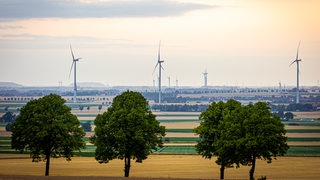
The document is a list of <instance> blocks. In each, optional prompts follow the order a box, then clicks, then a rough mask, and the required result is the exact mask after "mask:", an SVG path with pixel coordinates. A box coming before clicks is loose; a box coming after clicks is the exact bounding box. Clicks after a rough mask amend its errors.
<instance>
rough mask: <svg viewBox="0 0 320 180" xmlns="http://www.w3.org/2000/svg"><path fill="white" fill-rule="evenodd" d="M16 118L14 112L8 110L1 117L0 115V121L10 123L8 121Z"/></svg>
mask: <svg viewBox="0 0 320 180" xmlns="http://www.w3.org/2000/svg"><path fill="white" fill-rule="evenodd" d="M16 118H17V117H16V115H15V114H13V113H12V112H10V111H7V112H6V113H5V114H4V115H2V117H0V122H4V123H7V122H8V123H10V122H14V121H15V120H16Z"/></svg>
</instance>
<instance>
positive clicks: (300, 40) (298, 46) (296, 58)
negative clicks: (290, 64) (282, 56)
mask: <svg viewBox="0 0 320 180" xmlns="http://www.w3.org/2000/svg"><path fill="white" fill-rule="evenodd" d="M300 42H301V40H300V41H299V44H298V48H297V57H296V60H298V57H299V48H300Z"/></svg>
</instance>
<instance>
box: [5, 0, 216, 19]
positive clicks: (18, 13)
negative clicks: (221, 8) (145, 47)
mask: <svg viewBox="0 0 320 180" xmlns="http://www.w3.org/2000/svg"><path fill="white" fill-rule="evenodd" d="M212 7H214V6H209V5H204V4H196V3H181V2H177V1H174V0H155V1H154V0H110V1H98V0H95V1H81V0H28V1H26V0H0V17H1V19H4V20H6V19H13V20H14V19H30V18H108V17H109V18H114V17H166V16H179V15H182V14H184V13H187V12H189V11H193V10H198V9H205V8H212Z"/></svg>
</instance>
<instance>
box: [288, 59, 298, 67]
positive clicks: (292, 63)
mask: <svg viewBox="0 0 320 180" xmlns="http://www.w3.org/2000/svg"><path fill="white" fill-rule="evenodd" d="M296 61H297V60H294V61H293V62H292V63H291V64H290V65H289V66H291V65H292V64H293V63H295V62H296Z"/></svg>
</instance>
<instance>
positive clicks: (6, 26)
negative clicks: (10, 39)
mask: <svg viewBox="0 0 320 180" xmlns="http://www.w3.org/2000/svg"><path fill="white" fill-rule="evenodd" d="M22 28H23V26H15V25H0V29H22Z"/></svg>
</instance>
